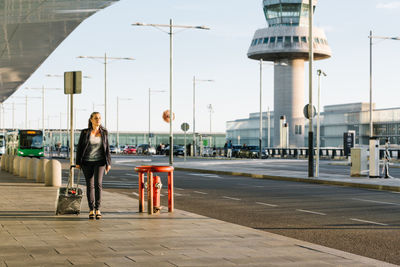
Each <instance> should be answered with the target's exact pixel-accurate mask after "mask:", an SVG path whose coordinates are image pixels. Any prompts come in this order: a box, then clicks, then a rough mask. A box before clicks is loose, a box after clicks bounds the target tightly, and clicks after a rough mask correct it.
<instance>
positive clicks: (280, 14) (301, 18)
mask: <svg viewBox="0 0 400 267" xmlns="http://www.w3.org/2000/svg"><path fill="white" fill-rule="evenodd" d="M293 2H296V1H293ZM297 2H298V3H279V4H276V3H274V4H271V5H269V4H268V3H267V2H266V1H265V2H264V15H265V18H266V19H267V21H268V25H269V26H270V27H274V26H299V25H300V26H308V9H309V5H308V4H303V3H302V1H301V0H298V1H297ZM314 10H315V6H314Z"/></svg>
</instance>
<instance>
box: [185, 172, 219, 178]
mask: <svg viewBox="0 0 400 267" xmlns="http://www.w3.org/2000/svg"><path fill="white" fill-rule="evenodd" d="M188 174H189V175H194V176H202V177H206V178H217V179H223V178H222V177H220V176H218V175H216V174H208V173H188Z"/></svg>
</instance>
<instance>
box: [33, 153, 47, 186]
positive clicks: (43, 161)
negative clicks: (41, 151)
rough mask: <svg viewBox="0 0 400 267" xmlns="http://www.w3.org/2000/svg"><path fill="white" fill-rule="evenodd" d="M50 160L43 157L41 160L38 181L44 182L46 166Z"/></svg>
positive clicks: (37, 170)
mask: <svg viewBox="0 0 400 267" xmlns="http://www.w3.org/2000/svg"><path fill="white" fill-rule="evenodd" d="M48 161H49V160H48V159H45V158H42V159H40V160H39V164H38V168H37V169H36V182H38V183H44V176H45V173H44V171H45V167H46V164H47V162H48Z"/></svg>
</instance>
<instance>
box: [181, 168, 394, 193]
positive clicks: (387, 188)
mask: <svg viewBox="0 0 400 267" xmlns="http://www.w3.org/2000/svg"><path fill="white" fill-rule="evenodd" d="M174 169H175V170H176V171H191V172H199V173H211V174H221V175H233V176H245V177H250V178H256V179H268V180H277V181H289V182H302V183H309V184H325V185H337V186H348V187H356V188H365V189H375V190H382V191H395V192H400V186H391V185H375V184H361V183H353V182H342V181H329V180H319V179H318V180H317V179H310V178H298V177H286V176H273V175H265V174H254V173H244V172H230V171H214V170H203V169H194V168H183V167H174Z"/></svg>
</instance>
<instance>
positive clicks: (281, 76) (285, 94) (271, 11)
mask: <svg viewBox="0 0 400 267" xmlns="http://www.w3.org/2000/svg"><path fill="white" fill-rule="evenodd" d="M308 3H309V0H264V1H263V7H264V14H265V18H266V19H267V22H268V26H269V27H267V28H264V29H259V30H257V31H256V33H255V34H254V38H253V40H252V42H251V46H250V48H249V51H248V53H247V56H248V57H249V58H251V59H256V60H260V59H263V60H264V61H273V62H274V63H275V64H274V87H275V88H274V146H279V144H280V140H279V137H280V132H279V129H280V127H279V124H280V121H279V118H280V117H281V116H283V115H284V116H285V117H286V121H287V122H288V125H289V146H290V147H301V146H304V131H305V130H304V122H305V119H304V115H303V107H304V105H305V104H304V77H305V74H304V61H306V60H308V51H309V46H308V42H309V40H308V39H309V38H308V35H309V33H308V25H309V24H308V10H309V4H308ZM316 4H317V0H313V6H314V7H313V10H314V11H315V6H316ZM313 34H314V59H315V60H319V59H325V58H329V57H330V56H331V49H330V47H329V45H328V42H327V40H326V37H325V33H324V31H323V30H322V29H319V28H316V27H313Z"/></svg>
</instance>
